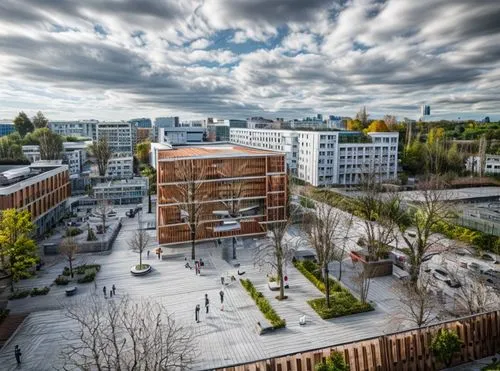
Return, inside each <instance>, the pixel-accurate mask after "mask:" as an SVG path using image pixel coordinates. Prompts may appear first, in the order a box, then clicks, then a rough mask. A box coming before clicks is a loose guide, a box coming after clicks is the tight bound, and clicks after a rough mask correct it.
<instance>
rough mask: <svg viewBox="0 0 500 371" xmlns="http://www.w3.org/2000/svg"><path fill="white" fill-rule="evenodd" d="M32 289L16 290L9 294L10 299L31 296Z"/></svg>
mask: <svg viewBox="0 0 500 371" xmlns="http://www.w3.org/2000/svg"><path fill="white" fill-rule="evenodd" d="M30 293H31V291H30V290H16V291H14V292H13V293H12V294H10V296H9V300H15V299H21V298H25V297H26V296H29V294H30Z"/></svg>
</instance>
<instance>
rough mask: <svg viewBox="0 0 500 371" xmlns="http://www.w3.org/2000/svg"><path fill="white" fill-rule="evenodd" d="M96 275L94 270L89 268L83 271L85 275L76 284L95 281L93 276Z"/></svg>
mask: <svg viewBox="0 0 500 371" xmlns="http://www.w3.org/2000/svg"><path fill="white" fill-rule="evenodd" d="M96 274H97V270H96V268H90V269H87V270H85V275H84V276H83V277H82V278H79V279H78V281H77V282H78V283H88V282H92V281H94V280H95V275H96Z"/></svg>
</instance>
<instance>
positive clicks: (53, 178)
mask: <svg viewBox="0 0 500 371" xmlns="http://www.w3.org/2000/svg"><path fill="white" fill-rule="evenodd" d="M70 194H71V185H70V183H69V171H68V166H67V165H63V164H62V163H61V161H39V162H35V163H33V164H31V165H30V166H26V167H22V168H16V169H12V170H6V171H4V172H2V173H0V210H5V209H11V208H14V209H17V210H28V211H29V212H30V213H31V217H32V221H33V222H34V223H35V225H36V234H37V235H38V236H41V235H43V234H44V233H46V232H47V231H49V230H50V229H51V228H53V227H54V226H55V225H56V224H57V223H58V222H59V221H60V220H61V219H62V217H63V216H64V214H65V211H66V205H65V201H66V199H67V198H68V197H69V196H70Z"/></svg>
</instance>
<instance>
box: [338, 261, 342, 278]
mask: <svg viewBox="0 0 500 371" xmlns="http://www.w3.org/2000/svg"><path fill="white" fill-rule="evenodd" d="M339 281H342V259H339Z"/></svg>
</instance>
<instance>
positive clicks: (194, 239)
mask: <svg viewBox="0 0 500 371" xmlns="http://www.w3.org/2000/svg"><path fill="white" fill-rule="evenodd" d="M195 242H196V231H195V230H194V226H193V225H192V226H191V259H192V260H195V259H196V255H195V249H194V245H195Z"/></svg>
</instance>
